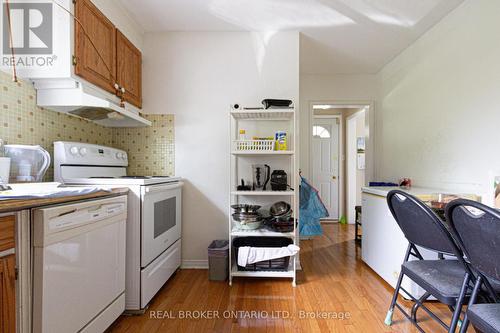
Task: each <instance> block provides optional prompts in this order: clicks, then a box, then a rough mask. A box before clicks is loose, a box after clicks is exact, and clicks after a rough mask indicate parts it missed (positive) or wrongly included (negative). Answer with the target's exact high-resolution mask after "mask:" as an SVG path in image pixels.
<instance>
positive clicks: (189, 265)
mask: <svg viewBox="0 0 500 333" xmlns="http://www.w3.org/2000/svg"><path fill="white" fill-rule="evenodd" d="M181 269H208V260H182V264H181Z"/></svg>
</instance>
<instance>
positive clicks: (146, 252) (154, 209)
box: [141, 182, 182, 268]
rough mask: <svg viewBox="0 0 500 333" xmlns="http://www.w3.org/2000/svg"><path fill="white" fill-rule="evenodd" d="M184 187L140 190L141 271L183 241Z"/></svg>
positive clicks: (172, 185) (170, 184)
mask: <svg viewBox="0 0 500 333" xmlns="http://www.w3.org/2000/svg"><path fill="white" fill-rule="evenodd" d="M181 187H182V183H181V182H178V183H169V184H161V185H152V186H142V187H141V199H142V200H141V202H142V207H141V209H142V212H141V215H142V227H141V228H142V230H141V231H142V239H141V253H142V254H141V267H142V268H144V267H146V266H147V265H148V264H149V263H151V262H152V261H153V260H154V259H155V258H156V257H158V256H159V255H160V254H162V253H163V252H164V251H165V250H166V249H167V248H168V247H169V246H170V245H172V244H173V243H175V241H177V240H178V239H180V238H181Z"/></svg>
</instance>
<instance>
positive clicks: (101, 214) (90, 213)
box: [49, 203, 126, 230]
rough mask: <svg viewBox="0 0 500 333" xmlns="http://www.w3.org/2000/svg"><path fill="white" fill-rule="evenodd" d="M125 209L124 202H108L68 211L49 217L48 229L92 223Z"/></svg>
mask: <svg viewBox="0 0 500 333" xmlns="http://www.w3.org/2000/svg"><path fill="white" fill-rule="evenodd" d="M125 210H126V205H125V203H110V204H103V205H96V206H92V207H87V208H84V209H77V210H73V211H69V212H67V213H62V214H60V215H59V216H56V217H53V218H51V219H50V220H49V230H56V229H62V228H67V227H71V226H79V225H82V224H90V223H94V222H96V221H100V220H103V219H106V218H110V217H113V216H116V215H119V214H121V213H123V212H124V211H125Z"/></svg>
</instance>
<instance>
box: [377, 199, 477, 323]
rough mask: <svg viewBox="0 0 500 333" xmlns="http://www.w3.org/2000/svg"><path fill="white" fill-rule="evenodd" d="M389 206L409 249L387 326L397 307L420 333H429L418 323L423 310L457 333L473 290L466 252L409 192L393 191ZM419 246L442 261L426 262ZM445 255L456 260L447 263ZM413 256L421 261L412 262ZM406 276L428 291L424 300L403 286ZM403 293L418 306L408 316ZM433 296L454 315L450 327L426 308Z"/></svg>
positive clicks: (431, 213)
mask: <svg viewBox="0 0 500 333" xmlns="http://www.w3.org/2000/svg"><path fill="white" fill-rule="evenodd" d="M387 203H388V205H389V209H390V211H391V213H392V215H393V216H394V219H395V220H396V222H397V223H398V225H399V227H400V228H401V230H402V231H403V234H404V235H405V237H406V239H407V240H408V242H409V245H408V249H407V251H406V254H405V257H404V261H403V264H402V265H401V273H400V274H399V278H398V282H397V285H396V289H395V290H394V295H393V298H392V302H391V305H390V307H389V311H388V312H387V317H386V319H385V323H386V324H387V325H391V324H392V317H393V313H394V308H395V307H397V308H398V309H399V310H400V311H401V312H402V313H403V315H404V316H405V317H406V318H408V319H409V320H410V321H411V322H412V323H413V324H414V325H415V326H416V327H417V329H418V330H419V331H420V332H425V331H424V330H423V329H422V328H421V327H420V325H419V324H418V321H417V310H418V309H419V308H422V309H423V310H425V312H427V314H428V315H429V316H430V317H431V318H433V319H434V320H436V321H437V322H438V323H439V324H441V326H443V327H444V328H445V329H446V330H448V332H455V329H456V327H457V325H458V323H459V321H460V315H461V313H462V305H463V303H464V300H465V298H466V296H467V294H468V293H470V289H471V288H470V279H471V276H472V272H471V271H470V268H469V267H467V265H466V264H465V262H464V259H463V253H462V251H461V250H460V249H459V248H458V246H457V245H456V243H455V241H454V240H453V237H452V235H451V233H450V232H449V231H448V229H447V228H446V227H445V225H444V224H443V221H442V220H441V219H440V218H439V217H438V216H437V215H436V214H435V213H434V212H433V211H432V209H431V208H430V207H428V206H427V205H425V204H424V203H423V202H422V201H420V200H419V199H417V198H415V197H413V196H411V195H409V194H407V193H406V192H403V191H399V190H393V191H391V192H389V194H388V195H387ZM417 246H418V247H421V248H424V249H427V250H431V251H433V252H436V253H437V256H438V258H439V259H438V260H427V259H425V260H424V258H423V257H422V255H421V254H420V252H419V250H418V248H417ZM444 255H448V256H453V257H454V258H453V259H444ZM410 256H412V257H414V258H416V259H417V260H411V261H410V260H409V259H410ZM405 276H407V277H408V278H410V279H411V280H412V281H414V282H415V283H416V284H418V285H419V286H420V287H421V288H423V289H424V290H425V293H424V294H423V295H422V296H421V297H420V298H418V299H416V298H415V297H414V296H413V295H411V294H410V292H409V291H407V290H406V289H405V288H403V287H402V286H401V283H402V281H403V278H404V277H405ZM400 290H401V291H402V292H404V293H405V294H406V295H407V296H408V297H409V298H410V299H411V300H413V301H414V302H415V304H414V305H413V307H412V310H411V314H408V313H407V312H406V311H405V310H404V309H403V307H401V306H400V305H399V304H398V303H397V298H398V294H399V291H400ZM430 296H434V297H435V298H436V299H437V300H438V301H440V302H441V303H443V304H446V305H448V307H449V308H450V310H451V311H452V313H453V316H452V319H451V322H450V324H449V325H447V324H445V323H444V322H443V321H442V320H441V319H440V318H439V317H438V316H437V315H435V314H434V313H433V312H432V311H430V310H429V309H428V308H427V307H426V306H425V305H424V304H423V303H424V301H426V300H427V299H428V298H429V297H430Z"/></svg>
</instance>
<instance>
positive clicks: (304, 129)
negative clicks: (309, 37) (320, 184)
mask: <svg viewBox="0 0 500 333" xmlns="http://www.w3.org/2000/svg"><path fill="white" fill-rule="evenodd" d="M376 79H377V78H376V76H375V75H311V74H301V76H300V106H301V107H300V168H301V170H302V173H303V175H304V176H305V177H309V176H310V170H309V161H310V155H309V140H310V137H311V135H312V134H311V128H312V127H311V124H310V115H309V113H310V105H311V102H321V101H325V102H351V101H358V102H361V101H363V102H371V101H375V99H376V97H377V86H376V83H377V80H376ZM370 114H372V112H370Z"/></svg>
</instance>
